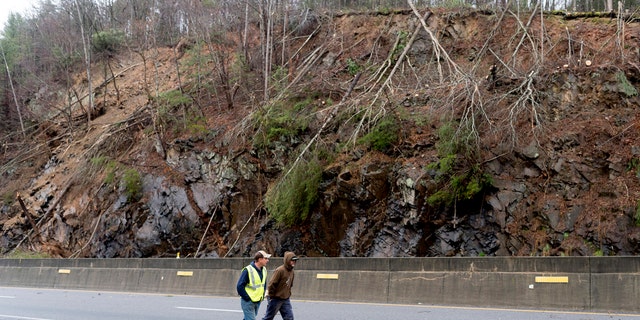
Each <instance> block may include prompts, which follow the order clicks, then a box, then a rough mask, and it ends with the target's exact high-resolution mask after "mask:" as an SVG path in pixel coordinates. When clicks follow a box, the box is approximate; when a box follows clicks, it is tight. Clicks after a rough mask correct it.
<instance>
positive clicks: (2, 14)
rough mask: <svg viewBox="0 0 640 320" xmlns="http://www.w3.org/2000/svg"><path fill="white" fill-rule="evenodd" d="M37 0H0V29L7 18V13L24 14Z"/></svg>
mask: <svg viewBox="0 0 640 320" xmlns="http://www.w3.org/2000/svg"><path fill="white" fill-rule="evenodd" d="M37 3H38V0H0V30H2V29H4V23H5V22H6V21H7V18H9V13H11V12H14V13H20V14H23V15H24V14H25V13H26V12H27V10H29V9H31V8H32V7H33V5H34V4H37Z"/></svg>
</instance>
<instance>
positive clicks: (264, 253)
mask: <svg viewBox="0 0 640 320" xmlns="http://www.w3.org/2000/svg"><path fill="white" fill-rule="evenodd" d="M258 255H260V256H258ZM256 257H257V258H267V259H268V258H271V254H269V253H267V252H266V251H264V250H260V251H258V252H257V253H256Z"/></svg>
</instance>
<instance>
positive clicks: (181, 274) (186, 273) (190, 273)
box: [178, 271, 193, 277]
mask: <svg viewBox="0 0 640 320" xmlns="http://www.w3.org/2000/svg"><path fill="white" fill-rule="evenodd" d="M192 276H193V271H178V277H192Z"/></svg>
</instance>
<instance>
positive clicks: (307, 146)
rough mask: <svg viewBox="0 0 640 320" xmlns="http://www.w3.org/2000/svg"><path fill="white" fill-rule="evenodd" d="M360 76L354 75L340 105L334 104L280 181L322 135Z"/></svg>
mask: <svg viewBox="0 0 640 320" xmlns="http://www.w3.org/2000/svg"><path fill="white" fill-rule="evenodd" d="M360 75H361V73H358V74H356V76H355V77H354V78H353V81H351V86H349V90H348V91H347V93H346V94H345V95H344V96H343V97H342V100H340V103H338V104H336V105H335V106H333V110H332V111H331V113H330V114H329V116H328V117H327V119H326V120H325V121H324V123H323V124H322V127H320V129H319V130H318V132H317V133H316V135H315V136H313V138H311V141H309V143H307V145H306V146H305V147H304V149H303V150H302V152H300V154H299V155H298V157H297V158H296V160H295V161H294V162H293V164H292V165H291V167H290V168H289V170H288V171H287V173H285V174H284V175H283V176H282V179H283V180H284V178H285V177H286V176H288V175H289V173H291V170H293V168H295V166H296V164H298V162H299V161H300V159H302V156H304V154H305V153H306V152H307V150H309V147H311V145H312V144H313V143H314V142H315V141H316V139H318V137H319V136H320V134H321V133H322V131H323V130H324V128H325V127H326V126H327V124H328V123H329V122H331V120H332V119H333V118H334V117H335V116H336V114H337V113H338V109H339V107H340V106H341V105H343V104H344V103H345V101H347V98H348V97H349V96H350V95H351V92H352V91H353V88H354V87H355V86H356V84H357V83H358V79H360Z"/></svg>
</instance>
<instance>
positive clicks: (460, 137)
mask: <svg viewBox="0 0 640 320" xmlns="http://www.w3.org/2000/svg"><path fill="white" fill-rule="evenodd" d="M458 131H459V132H458ZM438 137H439V140H438V142H436V150H437V151H438V157H439V159H440V160H439V161H438V162H435V163H432V164H429V165H428V166H427V168H428V169H432V170H435V171H436V182H437V183H438V187H439V190H438V191H436V192H435V193H433V194H432V195H430V196H428V197H427V203H428V204H429V205H430V206H434V207H435V206H442V205H445V206H446V205H451V204H453V203H454V202H457V201H466V200H472V199H473V198H475V197H476V195H478V194H479V193H481V192H482V191H483V190H485V189H486V188H488V187H490V186H491V185H492V184H493V179H492V177H491V175H489V174H486V173H483V172H482V170H481V168H480V166H479V165H478V164H477V163H476V161H475V157H474V154H476V151H475V150H474V146H475V143H474V141H473V139H472V138H471V137H473V135H470V134H468V133H467V130H464V128H457V129H456V126H455V123H446V124H443V125H442V126H441V127H440V128H439V129H438Z"/></svg>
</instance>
